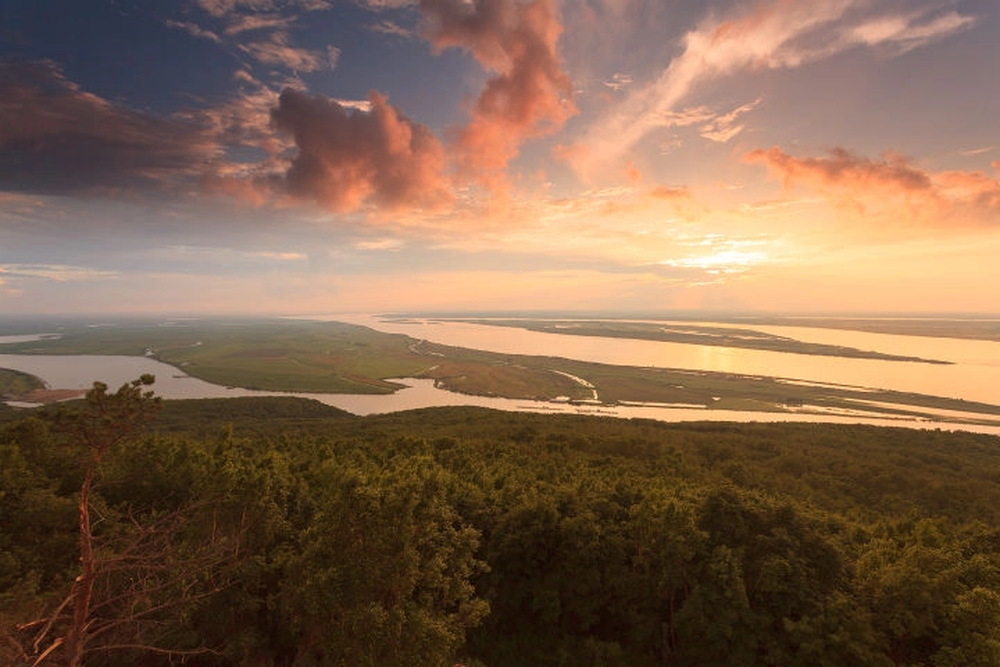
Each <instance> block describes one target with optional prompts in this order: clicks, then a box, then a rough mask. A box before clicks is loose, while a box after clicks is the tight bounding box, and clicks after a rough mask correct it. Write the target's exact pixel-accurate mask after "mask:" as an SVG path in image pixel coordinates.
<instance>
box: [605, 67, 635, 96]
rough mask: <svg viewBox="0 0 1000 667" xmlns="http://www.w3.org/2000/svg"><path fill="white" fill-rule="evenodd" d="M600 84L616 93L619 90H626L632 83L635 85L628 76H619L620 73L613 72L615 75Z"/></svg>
mask: <svg viewBox="0 0 1000 667" xmlns="http://www.w3.org/2000/svg"><path fill="white" fill-rule="evenodd" d="M602 83H603V84H604V85H605V86H607V87H608V88H610V89H611V90H613V91H615V92H617V91H619V90H622V89H623V88H628V87H629V86H631V85H632V84H633V83H635V81H634V80H633V79H632V76H631V75H629V74H621V73H620V72H615V74H614V75H613V76H612V77H611V78H610V79H609V80H607V81H603V82H602Z"/></svg>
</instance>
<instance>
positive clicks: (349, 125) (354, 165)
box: [272, 89, 449, 212]
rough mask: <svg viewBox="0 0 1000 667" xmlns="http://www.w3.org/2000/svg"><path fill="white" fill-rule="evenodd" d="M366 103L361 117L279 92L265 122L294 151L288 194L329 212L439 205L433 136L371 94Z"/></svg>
mask: <svg viewBox="0 0 1000 667" xmlns="http://www.w3.org/2000/svg"><path fill="white" fill-rule="evenodd" d="M369 101H370V102H371V105H372V110H371V112H370V113H363V112H360V111H357V110H348V109H345V108H344V107H343V106H341V105H340V104H338V103H337V102H336V101H334V100H331V99H329V98H326V97H323V96H321V95H317V96H315V97H314V96H310V95H308V94H306V93H302V92H299V91H297V90H294V89H286V90H285V91H284V92H282V94H281V97H280V99H279V103H278V107H277V108H276V109H274V111H273V112H272V117H273V119H274V122H275V124H276V125H277V127H278V128H279V129H280V130H282V131H285V132H287V133H289V134H291V135H292V137H293V138H294V141H295V146H296V147H297V149H298V153H297V155H296V156H295V157H294V158H293V160H292V163H291V167H290V168H289V169H288V172H287V173H286V174H285V184H286V186H287V189H288V192H289V193H290V194H291V195H293V196H296V197H303V198H308V199H313V200H315V201H317V202H318V203H320V204H321V205H322V206H324V207H326V208H329V209H330V210H333V211H337V212H347V211H353V210H357V209H358V208H360V207H361V206H362V205H363V204H364V203H365V202H369V201H371V202H375V203H378V204H381V205H384V206H386V207H388V208H390V209H398V208H405V207H413V206H416V207H428V208H435V207H438V206H441V205H442V204H443V203H445V202H447V201H448V199H449V195H448V191H447V179H446V178H445V175H444V167H445V155H444V149H443V147H442V146H441V144H440V142H439V141H438V139H437V138H436V137H435V136H434V134H433V133H432V132H431V131H430V130H429V129H427V127H425V126H423V125H421V124H419V123H415V122H413V121H411V120H409V119H408V118H406V117H404V116H403V115H401V114H400V113H399V112H398V111H397V110H396V109H395V108H393V107H392V106H391V105H390V104H389V102H388V100H386V98H385V97H383V96H382V95H380V94H378V93H375V92H372V93H370V95H369Z"/></svg>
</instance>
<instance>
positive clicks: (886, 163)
mask: <svg viewBox="0 0 1000 667" xmlns="http://www.w3.org/2000/svg"><path fill="white" fill-rule="evenodd" d="M744 160H745V161H746V162H750V163H758V164H763V165H764V166H766V167H767V169H768V171H769V172H770V173H771V175H772V176H774V177H776V178H778V179H780V180H781V181H782V182H783V183H784V185H785V187H789V188H791V187H796V186H803V187H807V188H811V189H814V190H816V191H818V192H820V193H822V194H824V195H825V196H827V197H828V198H830V199H831V200H832V201H834V202H835V203H837V204H838V205H842V206H845V207H848V208H851V209H853V210H854V211H856V212H861V213H865V212H873V213H878V212H883V213H892V214H894V215H895V216H896V219H898V220H909V221H913V222H924V223H931V224H934V223H938V222H942V221H948V222H949V223H950V222H954V221H955V220H956V216H955V215H954V214H955V213H956V212H963V213H966V214H968V215H962V216H961V220H963V221H967V222H975V221H980V222H985V223H989V222H997V221H998V219H997V216H998V214H1000V181H997V179H995V178H993V177H991V176H990V175H988V174H986V173H984V172H980V171H944V172H936V173H935V172H929V171H926V170H924V169H921V168H919V167H917V166H914V165H913V164H912V163H911V162H910V161H909V160H908V159H907V158H905V157H903V156H901V155H899V154H898V153H892V152H889V153H885V154H883V156H882V157H881V158H879V159H871V158H867V157H863V156H860V155H857V154H855V153H852V152H850V151H848V150H845V149H843V148H835V149H833V150H831V151H829V155H827V156H824V157H803V158H800V157H795V156H792V155H789V154H788V153H786V152H785V151H783V150H782V149H780V148H778V147H777V146H775V147H772V148H768V149H756V150H754V151H751V152H749V153H747V154H746V155H745V156H744Z"/></svg>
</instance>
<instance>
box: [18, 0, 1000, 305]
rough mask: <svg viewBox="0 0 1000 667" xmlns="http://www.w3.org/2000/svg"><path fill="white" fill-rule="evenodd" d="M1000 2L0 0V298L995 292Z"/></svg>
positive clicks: (849, 299)
mask: <svg viewBox="0 0 1000 667" xmlns="http://www.w3.org/2000/svg"><path fill="white" fill-rule="evenodd" d="M998 37H1000V3H997V2H996V1H995V0H968V1H966V0H762V1H760V2H752V1H746V0H743V1H736V0H729V1H726V0H706V1H704V2H690V1H684V0H177V1H175V2H155V1H153V0H105V1H96V0H3V2H0V317H2V315H3V314H5V313H6V314H10V315H13V314H16V315H31V314H70V313H74V314H75V313H79V314H111V313H156V314H174V315H182V314H220V315H222V314H234V315H235V314H276V315H281V314H327V313H338V312H443V311H452V312H499V311H508V312H509V311H543V310H544V311H575V312H598V311H601V312H669V311H677V310H685V311H690V310H704V311H712V312H721V311H727V312H767V313H780V314H827V313H844V314H848V313H849V314H887V313H888V314H919V313H933V314H969V313H985V314H989V313H997V312H998V311H1000V296H998V294H1000V291H998V288H1000V76H998V75H997V66H998V64H1000V38H998Z"/></svg>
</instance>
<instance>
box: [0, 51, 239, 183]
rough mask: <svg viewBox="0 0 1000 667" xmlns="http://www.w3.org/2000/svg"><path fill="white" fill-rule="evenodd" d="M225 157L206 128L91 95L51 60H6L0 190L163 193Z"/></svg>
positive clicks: (1, 87)
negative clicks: (213, 161) (143, 191)
mask: <svg viewBox="0 0 1000 667" xmlns="http://www.w3.org/2000/svg"><path fill="white" fill-rule="evenodd" d="M219 154H220V149H219V147H218V144H217V143H216V142H215V141H214V140H213V139H212V137H211V136H210V135H209V133H208V132H207V131H206V129H205V128H204V127H202V126H199V125H196V124H192V123H188V122H184V121H181V120H176V119H171V118H162V117H158V116H153V115H150V114H147V113H143V112H141V111H135V110H132V109H128V108H126V107H123V106H120V105H117V104H115V103H113V102H110V101H108V100H105V99H103V98H101V97H98V96H96V95H93V94H91V93H88V92H85V91H83V90H81V89H80V88H79V87H78V86H77V85H76V84H74V83H73V82H71V81H69V80H68V79H66V77H65V76H64V75H63V74H62V72H61V71H60V69H59V67H58V66H57V65H56V64H55V63H53V62H51V61H37V62H14V61H0V190H4V191H13V192H32V193H41V194H66V193H80V192H88V191H97V192H102V191H103V192H115V191H123V190H132V189H143V190H149V189H156V190H163V189H169V188H173V187H176V186H177V185H178V183H180V182H182V181H184V180H185V179H186V178H188V177H192V176H195V175H197V174H198V173H200V172H202V171H204V170H205V169H206V167H207V165H208V164H210V163H211V161H212V160H214V159H216V158H217V157H219Z"/></svg>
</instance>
